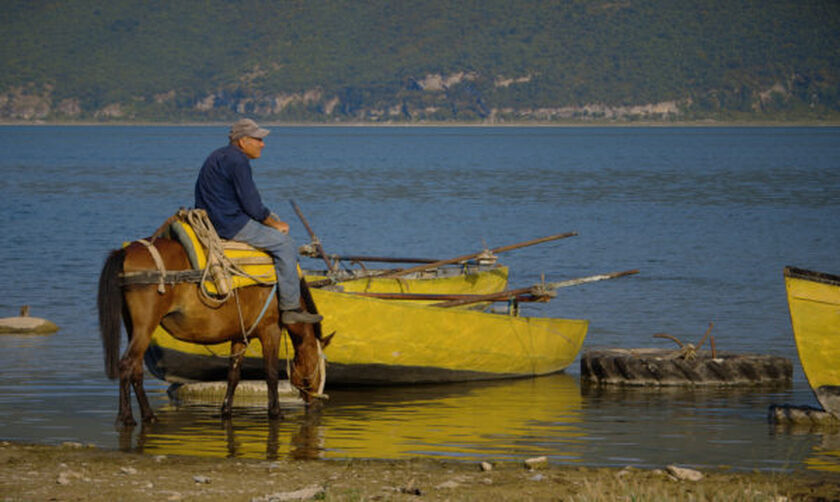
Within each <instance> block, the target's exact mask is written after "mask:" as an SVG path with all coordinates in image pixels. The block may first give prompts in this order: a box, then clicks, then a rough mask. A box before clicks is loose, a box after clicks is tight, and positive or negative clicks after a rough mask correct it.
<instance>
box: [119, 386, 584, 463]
mask: <svg viewBox="0 0 840 502" xmlns="http://www.w3.org/2000/svg"><path fill="white" fill-rule="evenodd" d="M157 414H158V422H157V423H154V424H147V425H144V426H143V427H141V428H140V430H139V431H136V432H133V433H132V432H126V433H124V434H123V436H122V437H121V448H122V449H124V450H131V451H137V452H142V453H146V454H153V455H160V454H168V455H201V456H213V457H247V458H265V459H276V458H280V457H289V458H294V459H316V458H400V457H413V456H417V455H423V456H431V457H449V458H458V459H460V460H465V459H478V458H487V457H488V456H492V457H493V458H495V459H505V458H509V459H513V458H522V457H523V456H532V455H536V454H541V455H549V456H551V457H552V458H554V459H560V460H564V461H573V462H574V461H579V460H580V459H581V457H582V451H581V449H582V446H583V441H582V438H581V436H582V435H583V434H584V433H583V431H582V430H581V428H580V421H581V396H580V389H579V388H578V386H577V383H576V381H575V379H574V378H573V377H571V376H569V375H553V376H550V377H543V378H536V379H527V380H514V381H507V382H490V383H469V384H455V385H433V386H419V387H408V388H406V387H399V388H397V387H395V388H390V389H388V388H386V389H381V388H379V389H367V390H344V391H342V390H336V391H333V392H332V393H331V401H330V402H329V403H328V404H327V405H326V406H323V407H321V408H320V409H317V408H316V409H311V410H308V411H307V410H304V409H303V408H302V407H293V408H287V409H285V410H284V414H285V417H284V418H283V419H282V420H275V421H270V420H268V419H267V418H266V416H265V410H264V408H263V407H253V408H243V407H240V408H236V409H235V410H234V417H233V419H232V420H228V421H222V420H221V419H220V418H219V414H218V407H216V406H198V405H195V406H185V405H181V406H174V405H171V404H168V405H165V406H163V407H162V408H160V409H158V410H157Z"/></svg>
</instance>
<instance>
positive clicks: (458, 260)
mask: <svg viewBox="0 0 840 502" xmlns="http://www.w3.org/2000/svg"><path fill="white" fill-rule="evenodd" d="M575 235H577V232H567V233H565V234H556V235H549V236H547V237H541V238H539V239H533V240H530V241H525V242H518V243H516V244H509V245H507V246H502V247H498V248H495V249H491V250H490V251H489V252H490V253H492V254H496V253H503V252H505V251H511V250H514V249H520V248H524V247H527V246H533V245H535V244H541V243H543V242H549V241H555V240H558V239H565V238H567V237H573V236H575ZM487 252H488V251H486V250H485V251H481V252H479V253H472V254H468V255H464V256H458V257H457V258H450V259H448V260H438V261H436V262H432V263H425V264H423V265H417V266H416V267H409V268H406V269H403V270H398V271H392V272H386V273H385V274H383V275H381V276H379V277H381V278H385V279H391V278H394V277H401V276H404V275H407V274H411V273H414V272H422V271H423V270H429V269H431V268H436V267H440V266H442V265H449V264H452V263H461V262H465V261H469V260H473V259H475V258H478V257H479V256H481V255H483V254H485V253H487Z"/></svg>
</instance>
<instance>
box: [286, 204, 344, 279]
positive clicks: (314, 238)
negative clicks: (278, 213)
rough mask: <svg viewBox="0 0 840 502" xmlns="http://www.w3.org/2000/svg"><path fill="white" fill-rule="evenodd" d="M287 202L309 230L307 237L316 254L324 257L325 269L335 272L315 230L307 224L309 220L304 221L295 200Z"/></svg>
mask: <svg viewBox="0 0 840 502" xmlns="http://www.w3.org/2000/svg"><path fill="white" fill-rule="evenodd" d="M289 203H290V204H291V205H292V209H294V210H295V213H297V215H298V218H300V221H301V223H303V226H304V227H306V231H307V232H309V239H310V240H311V241H312V243H313V244H315V249H317V250H318V254H320V255H321V258H323V259H324V263H326V264H327V270H329V271H330V272H335V265H333V264H332V263H330V259H329V258H327V253H325V252H324V247H323V246H321V241H320V240H319V239H318V236H316V235H315V232H313V231H312V227H310V226H309V222H308V221H306V218H304V216H303V213H302V212H301V210H300V208H299V207H298V205H297V203H295V201H293V200H292V199H289Z"/></svg>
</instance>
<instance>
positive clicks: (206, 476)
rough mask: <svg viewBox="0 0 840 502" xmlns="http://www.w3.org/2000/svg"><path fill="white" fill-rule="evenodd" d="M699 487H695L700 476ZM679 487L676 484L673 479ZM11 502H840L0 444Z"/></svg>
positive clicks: (759, 489)
mask: <svg viewBox="0 0 840 502" xmlns="http://www.w3.org/2000/svg"><path fill="white" fill-rule="evenodd" d="M698 475H699V476H702V478H701V479H699V480H692V478H696V477H697V476H698ZM680 478H682V479H680ZM0 496H2V498H3V500H5V501H16V500H109V501H110V500H126V501H133V500H137V501H140V500H143V501H146V500H225V501H227V502H232V501H239V500H244V501H279V500H494V501H499V500H604V501H606V500H637V501H638V500H657V501H659V500H701V501H702V500H750V501H758V500H772V501H784V500H797V501H798V500H808V501H817V500H840V474H834V473H821V472H813V471H808V472H797V473H792V474H780V473H744V472H727V471H725V470H720V471H711V472H710V471H706V472H702V473H699V472H697V471H694V472H691V471H688V472H685V473H683V472H679V471H673V472H672V471H668V470H667V469H666V466H663V468H662V469H654V470H641V469H633V468H630V467H628V468H623V469H609V468H588V467H568V466H552V465H547V464H541V463H537V465H536V466H534V467H533V468H531V467H528V466H526V465H525V464H524V463H521V464H520V463H500V464H496V465H490V464H488V465H485V466H484V467H483V468H482V465H481V464H476V463H468V462H465V463H454V462H443V461H435V460H425V459H423V460H402V461H375V460H371V461H358V460H348V461H298V460H288V459H280V460H274V461H272V460H251V459H236V458H229V459H218V458H207V457H184V456H150V455H142V454H134V453H124V452H119V451H112V450H103V449H99V448H95V447H88V446H84V445H81V444H77V443H67V444H64V445H61V446H45V445H30V444H21V443H14V442H8V441H4V442H2V443H0Z"/></svg>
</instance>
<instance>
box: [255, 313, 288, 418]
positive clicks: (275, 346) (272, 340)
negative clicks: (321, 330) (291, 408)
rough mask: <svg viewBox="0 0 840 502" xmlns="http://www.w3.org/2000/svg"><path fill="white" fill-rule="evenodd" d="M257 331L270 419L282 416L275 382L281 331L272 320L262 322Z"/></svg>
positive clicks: (276, 381)
mask: <svg viewBox="0 0 840 502" xmlns="http://www.w3.org/2000/svg"><path fill="white" fill-rule="evenodd" d="M259 331H260V333H259V335H258V336H259V337H260V343H261V344H262V347H263V366H264V367H265V383H266V385H267V386H268V417H269V418H272V419H275V418H283V414H282V412H281V411H280V400H279V396H278V394H277V383H278V381H279V380H280V376H279V371H280V360H279V358H278V356H277V354H278V351H279V349H280V337H281V335H282V334H283V331H282V329H281V328H280V326H279V325H278V324H274V323H273V322H269V323H266V322H264V323H263V325H262V326H260V329H259Z"/></svg>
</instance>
